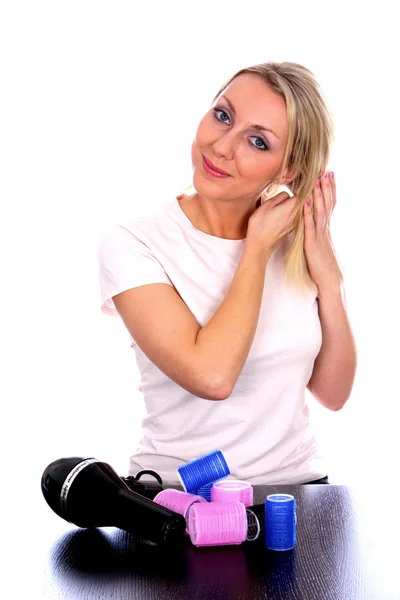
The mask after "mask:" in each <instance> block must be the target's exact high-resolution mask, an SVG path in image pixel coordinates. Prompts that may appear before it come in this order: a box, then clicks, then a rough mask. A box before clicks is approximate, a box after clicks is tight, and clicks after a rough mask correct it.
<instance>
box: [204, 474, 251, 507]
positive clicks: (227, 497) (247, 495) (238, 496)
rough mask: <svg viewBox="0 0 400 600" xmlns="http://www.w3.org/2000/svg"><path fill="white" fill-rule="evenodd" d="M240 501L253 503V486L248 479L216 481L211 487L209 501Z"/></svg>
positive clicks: (247, 504) (247, 503)
mask: <svg viewBox="0 0 400 600" xmlns="http://www.w3.org/2000/svg"><path fill="white" fill-rule="evenodd" d="M235 500H236V501H237V502H242V503H243V504H244V505H245V506H252V505H253V487H252V486H251V485H250V483H249V482H248V481H233V480H232V481H231V480H229V481H217V482H216V483H214V485H213V486H212V488H211V502H233V501H235Z"/></svg>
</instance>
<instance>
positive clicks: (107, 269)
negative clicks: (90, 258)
mask: <svg viewBox="0 0 400 600" xmlns="http://www.w3.org/2000/svg"><path fill="white" fill-rule="evenodd" d="M98 262H99V284H100V299H101V304H100V308H101V311H102V312H103V313H104V314H106V315H112V316H118V312H117V309H116V308H115V305H114V302H113V300H112V297H113V296H115V295H116V294H119V293H121V292H125V291H126V290H129V289H131V288H135V287H139V286H141V285H146V284H149V283H167V284H169V285H171V286H172V285H173V284H172V282H171V280H170V279H169V277H168V275H167V274H166V272H165V270H164V268H163V266H162V265H161V263H160V262H159V260H158V259H157V258H156V257H155V256H154V254H153V253H152V251H151V249H150V248H149V247H148V246H147V245H146V244H145V243H143V242H142V241H141V240H140V239H139V238H138V237H137V236H135V235H134V234H133V233H132V232H131V231H129V230H128V229H126V228H125V227H123V226H122V225H114V226H113V227H111V228H110V229H109V230H108V231H106V233H104V234H103V236H102V237H101V239H100V242H99V245H98Z"/></svg>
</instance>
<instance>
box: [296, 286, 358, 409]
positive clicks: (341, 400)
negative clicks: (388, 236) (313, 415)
mask: <svg viewBox="0 0 400 600" xmlns="http://www.w3.org/2000/svg"><path fill="white" fill-rule="evenodd" d="M318 311H319V318H320V321H321V328H322V347H321V350H320V352H319V354H318V356H317V358H316V359H315V363H314V369H313V373H312V376H311V379H310V381H309V382H308V384H307V389H308V390H309V391H310V392H311V393H312V394H313V396H315V398H316V399H317V400H318V402H320V403H321V404H322V405H323V406H325V407H326V408H329V409H330V410H334V411H337V410H340V409H341V408H343V406H344V405H345V403H346V402H347V400H348V399H349V397H350V394H351V390H352V388H353V383H354V378H355V374H356V368H357V349H356V344H355V341H354V337H353V334H352V331H351V328H350V323H349V319H348V317H347V312H346V298H345V291H344V285H343V282H340V284H338V285H337V286H336V287H335V288H333V289H326V290H320V291H319V300H318Z"/></svg>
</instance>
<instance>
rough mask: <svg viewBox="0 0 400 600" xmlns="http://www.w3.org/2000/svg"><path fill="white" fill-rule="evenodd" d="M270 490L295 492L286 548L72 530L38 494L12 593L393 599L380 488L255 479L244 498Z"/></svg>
mask: <svg viewBox="0 0 400 600" xmlns="http://www.w3.org/2000/svg"><path fill="white" fill-rule="evenodd" d="M275 492H284V493H289V494H293V496H294V497H295V498H296V500H297V544H296V546H295V548H294V549H293V550H290V551H287V552H273V551H271V550H267V549H266V548H265V546H264V543H263V541H262V540H259V541H258V542H253V543H249V542H248V543H245V544H242V545H240V546H219V547H201V548H196V547H195V546H193V545H192V544H191V542H190V540H189V539H188V540H187V544H185V545H184V547H183V548H181V549H180V550H173V549H165V548H161V547H159V546H156V545H154V544H152V543H150V542H146V541H144V540H140V539H137V538H135V537H133V536H132V535H129V534H128V533H126V532H124V531H121V530H119V529H116V528H101V529H79V528H78V527H76V526H74V525H72V524H69V523H67V522H66V521H63V520H62V519H61V518H60V517H58V516H57V515H56V514H55V513H53V512H52V511H51V509H50V508H49V507H48V506H47V504H46V503H45V501H44V499H43V498H42V499H41V502H39V499H38V503H37V505H36V506H37V507H38V510H37V514H36V517H35V518H34V522H33V523H31V524H30V531H26V534H25V537H24V539H23V540H22V543H21V544H20V547H21V556H20V558H21V560H23V559H22V556H23V550H24V549H25V550H26V548H27V547H28V548H29V552H28V554H29V556H30V559H29V564H30V566H31V567H34V573H35V575H34V577H33V579H31V580H29V579H28V580H27V575H26V574H25V572H24V569H23V568H22V566H21V568H20V577H19V578H18V579H17V580H15V581H14V587H13V589H14V591H15V592H16V594H15V597H16V598H23V597H26V598H28V596H27V595H26V593H25V594H24V590H29V598H30V599H31V598H45V599H64V598H71V599H72V598H73V599H76V600H78V599H79V600H91V599H93V600H94V599H96V600H102V599H107V600H114V599H115V600H117V599H121V600H122V599H136V598H137V599H140V600H147V599H152V600H153V599H157V600H163V599H168V600H208V599H209V600H245V599H249V600H258V599H268V600H275V599H282V600H283V599H284V600H292V599H293V600H302V599H307V600H325V599H326V600H328V599H329V600H342V599H343V600H353V599H357V600H369V599H370V600H381V599H382V600H394V599H396V600H399V599H400V551H399V548H398V541H399V534H400V526H399V516H398V515H399V511H398V508H397V498H396V497H395V496H394V497H392V496H391V494H390V489H389V490H387V491H386V492H383V493H382V492H378V491H377V489H376V487H375V486H371V487H370V488H365V489H359V488H357V489H354V488H349V487H345V486H336V485H310V486H256V487H255V488H254V494H255V496H254V502H255V503H259V504H260V503H262V502H263V501H264V500H265V498H266V497H267V495H268V494H270V493H275ZM3 548H4V546H3ZM21 565H22V563H21ZM14 579H15V578H14ZM3 597H4V598H6V597H7V598H11V597H14V596H11V595H6V596H3Z"/></svg>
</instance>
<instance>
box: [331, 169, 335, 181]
mask: <svg viewBox="0 0 400 600" xmlns="http://www.w3.org/2000/svg"><path fill="white" fill-rule="evenodd" d="M331 179H335V174H334V172H333V171H331Z"/></svg>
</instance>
